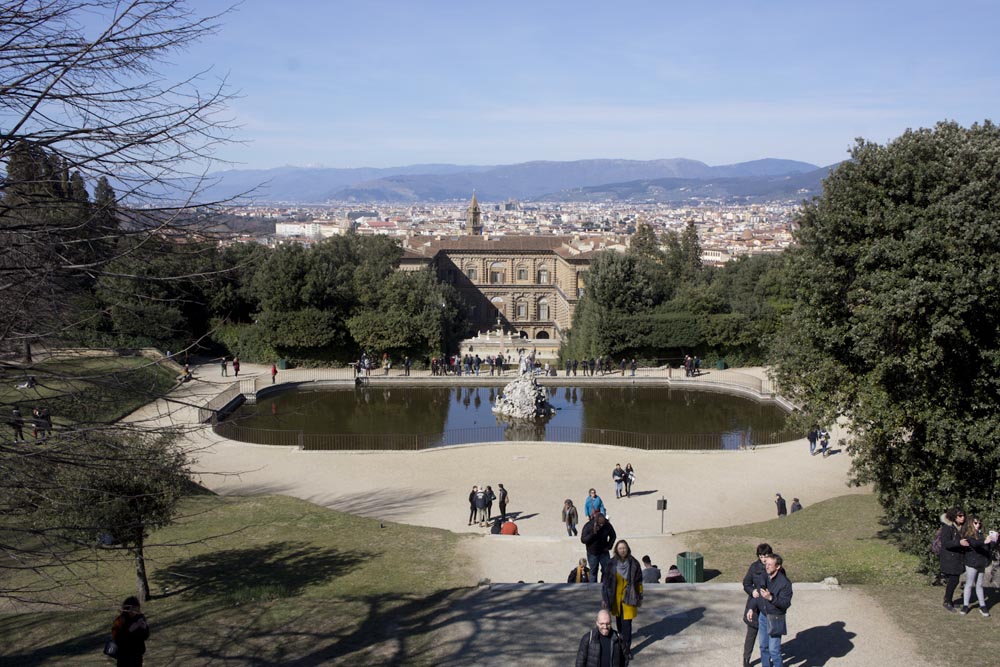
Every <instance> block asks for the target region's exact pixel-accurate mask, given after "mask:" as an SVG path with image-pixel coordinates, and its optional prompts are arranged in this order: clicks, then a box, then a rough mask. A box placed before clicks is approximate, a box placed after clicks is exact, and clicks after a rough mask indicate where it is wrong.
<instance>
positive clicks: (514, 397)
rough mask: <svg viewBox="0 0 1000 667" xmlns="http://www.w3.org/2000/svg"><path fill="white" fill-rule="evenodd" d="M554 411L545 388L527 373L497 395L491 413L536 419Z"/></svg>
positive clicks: (514, 417) (515, 417) (513, 417)
mask: <svg viewBox="0 0 1000 667" xmlns="http://www.w3.org/2000/svg"><path fill="white" fill-rule="evenodd" d="M553 412H554V410H553V408H552V405H551V404H550V403H549V400H548V398H547V397H546V394H545V388H544V387H542V386H541V385H539V384H538V382H536V381H535V378H533V377H531V376H530V375H528V374H525V375H522V376H520V377H519V378H517V379H516V380H514V381H513V382H511V383H510V384H508V385H507V386H506V387H504V390H503V392H502V393H501V394H500V395H499V396H497V401H496V404H495V405H494V406H493V413H494V414H496V415H498V416H502V417H510V418H512V419H537V418H539V417H548V416H549V415H551V414H552V413H553Z"/></svg>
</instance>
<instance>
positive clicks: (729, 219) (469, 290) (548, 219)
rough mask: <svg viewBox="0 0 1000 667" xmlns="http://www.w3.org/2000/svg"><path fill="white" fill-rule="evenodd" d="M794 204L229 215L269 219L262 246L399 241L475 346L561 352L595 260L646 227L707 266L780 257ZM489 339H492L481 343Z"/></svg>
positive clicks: (299, 210)
mask: <svg viewBox="0 0 1000 667" xmlns="http://www.w3.org/2000/svg"><path fill="white" fill-rule="evenodd" d="M796 208H797V204H792V203H773V204H765V205H748V206H743V207H741V206H723V205H718V206H709V205H699V206H688V207H679V206H667V205H658V204H649V205H627V204H604V205H601V204H565V203H561V204H548V203H537V204H535V203H521V202H516V201H506V202H502V203H499V204H485V205H481V204H480V203H479V201H478V199H477V198H476V196H475V194H473V195H472V201H471V202H470V203H469V204H421V205H406V206H403V205H394V206H393V205H378V206H374V205H373V206H368V207H357V206H356V205H355V206H351V205H344V206H336V205H330V206H322V207H318V206H317V207H311V206H295V207H287V208H284V207H254V208H243V209H233V210H230V211H228V213H230V214H231V215H234V216H237V217H241V216H245V217H254V218H257V219H260V218H262V217H263V218H264V219H273V220H274V234H273V235H270V234H268V235H265V236H263V237H258V238H256V240H257V241H259V242H263V243H271V244H278V243H305V244H309V243H315V242H317V241H319V240H322V239H323V238H328V237H331V236H335V235H337V234H345V233H347V232H348V231H352V232H354V233H357V234H386V235H391V236H396V237H399V239H400V243H401V245H402V247H403V251H404V253H403V257H402V260H401V263H400V268H401V269H402V270H418V269H422V268H430V269H431V270H433V271H435V273H436V274H437V276H438V278H439V279H440V280H441V281H443V282H446V283H448V284H450V285H453V286H454V287H455V288H456V289H457V290H458V292H459V295H460V296H461V298H462V301H463V303H464V304H465V307H466V309H467V311H466V321H467V322H468V323H469V333H470V335H475V336H477V338H476V341H475V342H476V343H477V344H480V345H482V344H485V343H487V341H490V340H491V339H490V336H491V335H493V336H494V337H495V339H494V342H495V343H496V344H498V345H503V338H504V337H507V338H508V339H510V338H514V337H516V338H518V339H530V340H533V341H538V342H539V343H540V344H542V345H546V346H547V345H558V341H560V340H561V338H562V332H563V331H565V330H566V329H568V328H569V326H570V323H571V322H572V319H573V311H574V310H575V308H576V304H577V302H578V301H579V299H580V297H581V296H582V294H583V290H584V287H585V285H586V275H587V270H588V269H589V268H590V262H591V260H592V259H593V257H594V255H595V253H598V252H601V251H604V250H618V251H623V252H624V251H625V250H626V249H627V247H628V242H629V237H630V236H631V235H632V234H633V233H634V232H635V230H636V228H637V227H638V226H639V225H640V224H643V223H646V224H648V225H650V226H651V227H652V228H653V229H654V230H655V231H656V232H657V233H658V234H660V233H662V232H665V231H667V230H671V229H673V230H676V231H678V232H679V231H680V230H681V229H682V228H683V227H684V226H685V225H686V224H688V222H689V221H693V222H694V224H695V227H696V229H697V230H698V237H699V242H700V244H701V248H702V261H703V262H704V263H708V264H710V263H724V262H727V261H729V260H731V259H733V258H735V257H739V256H740V255H748V254H754V253H763V252H776V251H780V250H781V249H783V248H785V247H787V246H788V245H789V244H790V243H792V235H791V228H792V219H793V215H794V213H795V210H796ZM482 334H486V335H487V338H486V340H485V341H484V340H482V339H481V338H479V336H481V335H482Z"/></svg>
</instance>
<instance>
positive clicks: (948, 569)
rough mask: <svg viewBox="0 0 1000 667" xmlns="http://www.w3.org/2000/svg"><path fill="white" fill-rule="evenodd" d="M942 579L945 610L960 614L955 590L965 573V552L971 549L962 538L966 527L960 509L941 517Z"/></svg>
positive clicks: (952, 509)
mask: <svg viewBox="0 0 1000 667" xmlns="http://www.w3.org/2000/svg"><path fill="white" fill-rule="evenodd" d="M941 524H942V525H941V552H940V553H939V554H938V558H939V559H940V561H941V577H942V578H943V579H944V609H945V611H947V612H950V613H953V614H954V613H958V609H955V605H954V599H955V589H956V588H958V578H959V577H960V576H961V574H962V573H963V572H965V552H966V551H968V549H969V541H968V540H967V539H965V538H963V537H962V532H961V531H962V528H963V527H964V526H965V512H963V511H962V509H961V508H959V507H950V508H948V511H946V512H945V513H944V514H942V515H941Z"/></svg>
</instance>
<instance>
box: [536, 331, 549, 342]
mask: <svg viewBox="0 0 1000 667" xmlns="http://www.w3.org/2000/svg"><path fill="white" fill-rule="evenodd" d="M535 339H536V340H548V339H549V332H548V331H539V332H538V333H536V334H535Z"/></svg>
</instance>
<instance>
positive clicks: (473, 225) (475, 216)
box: [465, 190, 483, 236]
mask: <svg viewBox="0 0 1000 667" xmlns="http://www.w3.org/2000/svg"><path fill="white" fill-rule="evenodd" d="M466 223H467V224H466V226H465V230H466V233H467V234H468V235H469V236H482V235H483V220H482V212H481V211H480V210H479V202H478V201H477V200H476V191H475V190H473V191H472V203H471V204H469V213H468V215H467V217H466Z"/></svg>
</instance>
